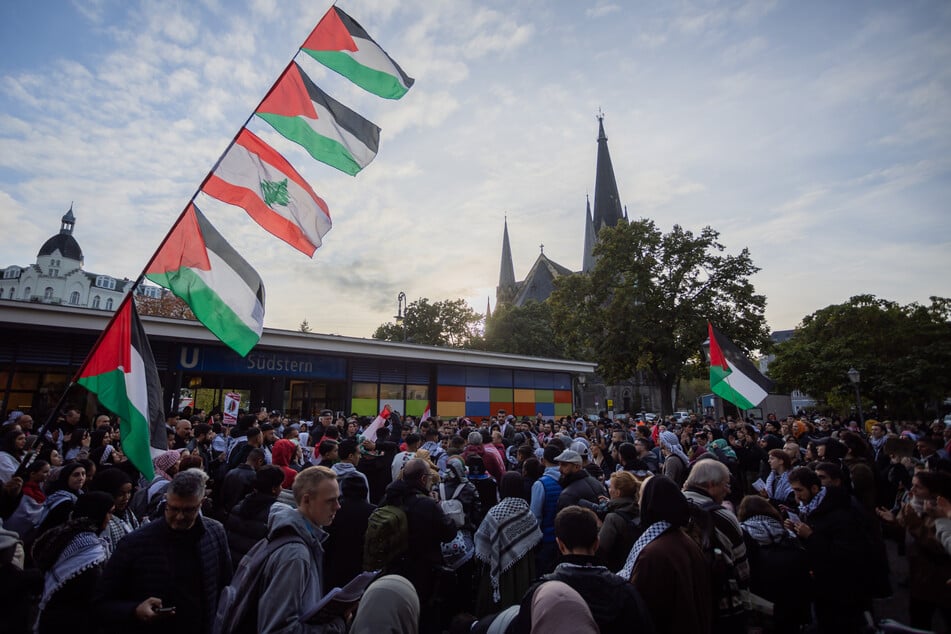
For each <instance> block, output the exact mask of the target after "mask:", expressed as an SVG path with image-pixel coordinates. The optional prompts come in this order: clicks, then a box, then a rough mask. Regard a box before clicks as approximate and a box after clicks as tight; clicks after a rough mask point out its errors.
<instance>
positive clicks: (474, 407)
mask: <svg viewBox="0 0 951 634" xmlns="http://www.w3.org/2000/svg"><path fill="white" fill-rule="evenodd" d="M490 415H491V412H490V405H489V402H488V401H467V402H466V416H490Z"/></svg>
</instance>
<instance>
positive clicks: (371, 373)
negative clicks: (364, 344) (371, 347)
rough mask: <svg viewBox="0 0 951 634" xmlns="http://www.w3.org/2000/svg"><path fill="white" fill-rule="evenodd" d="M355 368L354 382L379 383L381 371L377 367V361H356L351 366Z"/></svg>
mask: <svg viewBox="0 0 951 634" xmlns="http://www.w3.org/2000/svg"><path fill="white" fill-rule="evenodd" d="M350 367H352V368H353V371H352V374H353V380H354V381H359V382H362V383H379V382H380V370H379V368H377V366H376V361H374V360H372V359H354V360H353V363H352V364H351V366H350Z"/></svg>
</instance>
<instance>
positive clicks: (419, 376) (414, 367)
mask: <svg viewBox="0 0 951 634" xmlns="http://www.w3.org/2000/svg"><path fill="white" fill-rule="evenodd" d="M406 382H407V383H409V384H410V385H429V366H428V365H422V364H419V363H407V364H406Z"/></svg>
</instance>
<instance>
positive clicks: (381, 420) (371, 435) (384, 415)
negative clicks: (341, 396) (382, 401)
mask: <svg viewBox="0 0 951 634" xmlns="http://www.w3.org/2000/svg"><path fill="white" fill-rule="evenodd" d="M389 418H390V406H389V405H384V406H383V409H381V410H380V413H379V414H377V416H376V418H374V419H373V422H372V423H370V424H369V425H367V428H366V429H365V430H363V437H364V438H365V439H366V440H369V441H370V442H376V434H377V432H378V431H380V429H381V428H382V427H383V425H385V424H386V421H387V420H389Z"/></svg>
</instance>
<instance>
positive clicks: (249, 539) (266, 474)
mask: <svg viewBox="0 0 951 634" xmlns="http://www.w3.org/2000/svg"><path fill="white" fill-rule="evenodd" d="M280 442H281V441H278V442H277V444H280ZM275 448H276V445H275ZM285 481H286V476H285V473H284V471H283V470H282V469H281V468H280V467H278V466H276V465H263V466H262V467H261V468H260V469H258V470H257V471H256V472H255V473H254V480H253V481H252V483H251V492H250V493H248V494H247V495H246V496H245V497H244V499H242V500H241V501H240V502H238V503H237V504H235V506H234V508H232V509H231V512H230V513H228V518H227V519H226V520H225V529H226V531H227V534H228V547H229V548H230V549H231V563H232V564H234V567H235V570H237V568H238V565H239V564H240V563H241V558H242V557H244V555H245V554H246V553H247V552H248V551H249V550H251V547H252V546H254V544H256V543H257V542H258V541H259V540H261V539H264V537H266V536H267V533H268V518H269V516H270V513H271V507H272V506H274V503H275V502H277V497H278V495H280V493H281V489H282V488H283V482H285Z"/></svg>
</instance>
